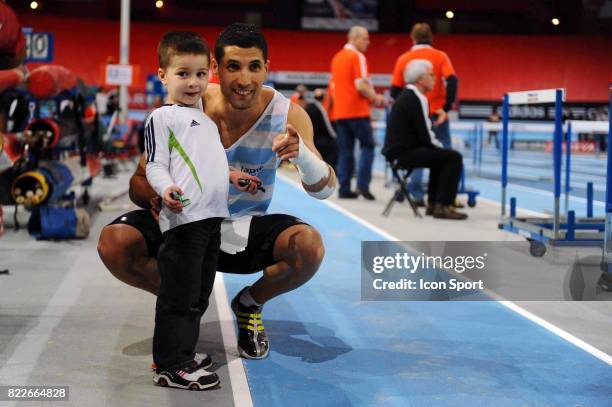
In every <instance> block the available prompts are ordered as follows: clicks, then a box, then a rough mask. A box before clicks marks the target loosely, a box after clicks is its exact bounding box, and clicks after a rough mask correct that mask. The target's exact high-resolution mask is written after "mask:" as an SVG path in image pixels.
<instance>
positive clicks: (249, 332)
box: [232, 287, 270, 359]
mask: <svg viewBox="0 0 612 407" xmlns="http://www.w3.org/2000/svg"><path fill="white" fill-rule="evenodd" d="M248 289H249V287H245V288H243V289H242V290H240V292H239V293H238V294H237V295H236V297H234V299H233V300H232V311H234V314H236V323H237V325H238V352H239V353H240V355H241V356H242V357H244V358H247V359H264V358H266V357H267V356H268V352H269V350H270V342H269V341H268V335H266V331H265V330H264V326H263V321H262V320H261V311H262V309H263V305H261V306H257V305H252V306H250V307H246V306H244V305H242V304H241V303H240V296H241V295H242V293H243V292H244V291H245V290H248Z"/></svg>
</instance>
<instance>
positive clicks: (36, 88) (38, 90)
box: [28, 65, 77, 99]
mask: <svg viewBox="0 0 612 407" xmlns="http://www.w3.org/2000/svg"><path fill="white" fill-rule="evenodd" d="M76 84H77V78H76V75H75V74H74V73H72V71H70V70H69V69H66V68H64V67H63V66H60V65H43V66H40V67H38V68H36V69H34V70H33V71H32V72H30V76H29V78H28V87H29V89H30V93H31V94H32V96H34V97H36V98H39V99H45V98H50V97H53V96H56V95H57V94H59V93H60V92H62V91H64V90H68V89H72V88H73V87H75V86H76Z"/></svg>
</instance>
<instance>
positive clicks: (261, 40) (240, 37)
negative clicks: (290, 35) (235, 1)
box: [215, 23, 268, 63]
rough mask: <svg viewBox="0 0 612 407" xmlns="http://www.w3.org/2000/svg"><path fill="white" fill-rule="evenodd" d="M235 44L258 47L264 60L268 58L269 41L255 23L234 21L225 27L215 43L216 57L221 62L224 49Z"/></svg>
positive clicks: (242, 46) (244, 46)
mask: <svg viewBox="0 0 612 407" xmlns="http://www.w3.org/2000/svg"><path fill="white" fill-rule="evenodd" d="M230 45H235V46H237V47H240V48H252V47H255V48H258V49H260V50H261V52H262V54H263V59H264V62H266V61H267V60H268V43H267V42H266V38H265V37H264V36H263V34H262V32H261V31H260V30H259V28H257V27H256V26H255V25H253V24H245V23H232V24H230V25H228V26H227V27H225V29H224V30H223V31H221V34H219V38H217V42H216V43H215V59H216V60H217V62H218V63H220V62H221V59H223V55H224V53H225V52H224V49H225V47H227V46H230Z"/></svg>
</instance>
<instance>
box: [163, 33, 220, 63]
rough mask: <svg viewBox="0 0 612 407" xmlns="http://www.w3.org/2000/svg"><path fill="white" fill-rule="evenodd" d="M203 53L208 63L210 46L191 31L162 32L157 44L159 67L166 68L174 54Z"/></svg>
mask: <svg viewBox="0 0 612 407" xmlns="http://www.w3.org/2000/svg"><path fill="white" fill-rule="evenodd" d="M181 54H194V55H205V56H206V58H208V62H209V63H210V48H209V47H208V44H207V43H206V40H205V39H204V38H202V37H201V36H200V34H198V33H194V32H192V31H170V32H167V33H166V34H164V36H163V37H162V39H161V40H160V41H159V45H158V46H157V56H158V58H159V67H160V68H161V69H166V68H167V67H168V65H170V58H171V57H172V56H174V55H181Z"/></svg>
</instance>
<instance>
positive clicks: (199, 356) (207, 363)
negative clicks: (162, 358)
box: [151, 353, 212, 372]
mask: <svg viewBox="0 0 612 407" xmlns="http://www.w3.org/2000/svg"><path fill="white" fill-rule="evenodd" d="M193 360H194V361H195V362H196V363H197V364H198V367H200V368H202V369H208V368H209V367H211V366H212V359H211V358H210V356H208V355H207V354H206V353H196V354H195V356H194V357H193ZM156 369H157V365H156V364H155V362H153V363H152V364H151V370H153V372H155V370H156Z"/></svg>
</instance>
